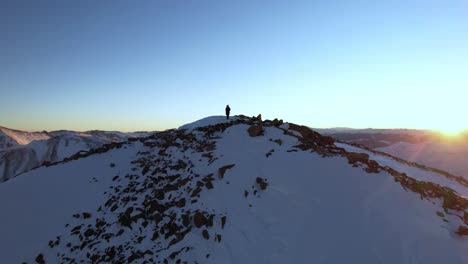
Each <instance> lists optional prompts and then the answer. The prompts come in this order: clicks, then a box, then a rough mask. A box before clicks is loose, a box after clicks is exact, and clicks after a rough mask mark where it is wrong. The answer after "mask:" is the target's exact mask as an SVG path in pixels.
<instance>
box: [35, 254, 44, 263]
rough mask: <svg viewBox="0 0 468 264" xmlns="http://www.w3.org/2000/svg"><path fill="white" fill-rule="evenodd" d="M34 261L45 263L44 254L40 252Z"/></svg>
mask: <svg viewBox="0 0 468 264" xmlns="http://www.w3.org/2000/svg"><path fill="white" fill-rule="evenodd" d="M36 263H37V264H45V260H44V255H42V254H39V255H37V257H36Z"/></svg>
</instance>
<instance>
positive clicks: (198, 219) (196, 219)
mask: <svg viewBox="0 0 468 264" xmlns="http://www.w3.org/2000/svg"><path fill="white" fill-rule="evenodd" d="M193 224H194V225H195V226H196V227H197V228H200V227H202V226H212V225H213V220H211V221H210V218H209V217H205V215H204V214H203V213H201V212H199V211H197V212H195V214H194V215H193Z"/></svg>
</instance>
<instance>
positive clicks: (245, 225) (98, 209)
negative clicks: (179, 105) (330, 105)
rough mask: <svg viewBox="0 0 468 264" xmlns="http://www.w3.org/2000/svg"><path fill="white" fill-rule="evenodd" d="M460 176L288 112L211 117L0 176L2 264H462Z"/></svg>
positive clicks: (465, 246)
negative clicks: (335, 134) (332, 133)
mask: <svg viewBox="0 0 468 264" xmlns="http://www.w3.org/2000/svg"><path fill="white" fill-rule="evenodd" d="M467 197H468V182H467V181H466V180H465V179H463V178H461V177H456V176H453V175H450V174H446V173H440V172H438V171H434V170H431V169H428V168H425V167H424V166H420V165H418V164H414V163H411V162H407V161H403V160H400V159H397V158H393V157H391V156H388V155H383V154H380V153H379V152H375V151H373V150H371V149H368V148H361V147H359V146H356V145H352V144H347V143H340V142H337V141H336V140H335V139H334V138H332V137H327V136H322V135H320V134H318V133H316V132H314V131H313V130H311V129H309V128H307V127H304V126H299V125H295V124H291V123H283V122H282V120H272V121H269V120H261V119H260V118H249V117H245V116H237V117H234V118H233V119H231V120H230V121H226V119H225V117H208V118H205V119H202V120H199V121H197V122H194V123H191V124H187V125H185V126H182V127H181V128H179V129H174V130H168V131H163V132H158V133H154V134H151V135H149V136H147V137H142V138H129V139H128V140H126V141H123V142H114V143H110V144H105V145H103V146H101V147H98V148H96V149H93V150H90V151H88V152H81V153H79V154H76V155H73V156H72V157H70V158H66V159H65V160H64V161H63V162H59V163H55V164H48V165H47V166H41V167H39V168H37V169H34V170H32V171H29V172H27V173H24V174H23V175H20V176H18V177H15V178H13V179H10V180H9V181H6V182H4V183H1V184H0V210H1V211H2V225H0V233H1V234H2V236H0V248H1V249H2V256H1V258H2V262H5V263H19V262H23V261H26V262H28V263H30V262H34V261H36V262H37V263H77V262H81V261H83V262H87V263H120V262H126V263H344V262H353V263H467V261H468V240H467V237H468V212H467V207H468V201H467V199H466V198H467Z"/></svg>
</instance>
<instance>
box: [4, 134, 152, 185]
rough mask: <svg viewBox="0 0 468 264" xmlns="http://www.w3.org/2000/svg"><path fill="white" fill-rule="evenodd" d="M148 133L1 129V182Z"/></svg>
mask: <svg viewBox="0 0 468 264" xmlns="http://www.w3.org/2000/svg"><path fill="white" fill-rule="evenodd" d="M148 134H149V133H146V132H135V133H122V132H116V131H112V132H108V131H97V130H93V131H86V132H75V131H67V130H60V131H52V132H46V131H43V132H24V131H19V130H13V129H9V128H5V127H0V182H2V181H5V180H8V179H10V178H12V177H14V176H16V175H19V174H21V173H23V172H25V171H28V170H30V169H32V168H34V167H37V166H39V165H41V164H42V163H44V162H46V163H47V162H56V161H60V160H63V159H64V158H66V157H69V156H71V155H73V154H75V153H77V152H79V151H88V150H90V149H93V148H96V147H99V146H101V145H103V144H107V143H110V142H121V141H125V140H127V139H128V138H130V137H141V136H146V135H148Z"/></svg>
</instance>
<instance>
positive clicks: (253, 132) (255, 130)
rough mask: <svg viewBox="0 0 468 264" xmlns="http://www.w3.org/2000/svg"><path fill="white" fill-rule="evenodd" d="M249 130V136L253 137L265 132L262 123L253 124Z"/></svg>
mask: <svg viewBox="0 0 468 264" xmlns="http://www.w3.org/2000/svg"><path fill="white" fill-rule="evenodd" d="M247 131H248V132H249V136H251V137H258V136H260V135H262V134H263V127H262V125H261V124H260V125H253V126H251V127H249V129H248V130H247Z"/></svg>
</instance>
